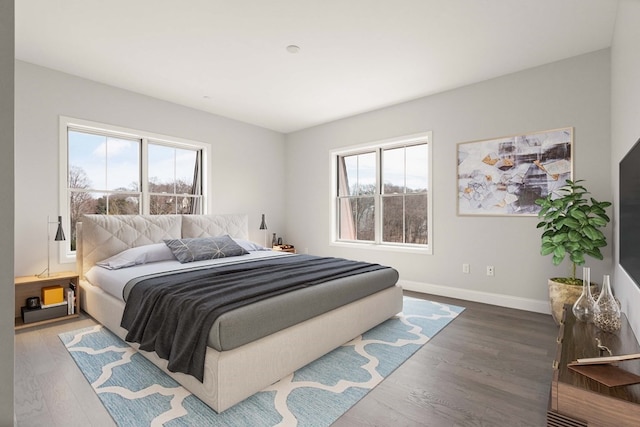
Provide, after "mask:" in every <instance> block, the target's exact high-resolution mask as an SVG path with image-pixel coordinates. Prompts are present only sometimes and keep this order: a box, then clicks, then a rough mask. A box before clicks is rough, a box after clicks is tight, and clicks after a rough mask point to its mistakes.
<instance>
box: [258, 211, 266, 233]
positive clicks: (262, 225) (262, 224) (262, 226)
mask: <svg viewBox="0 0 640 427" xmlns="http://www.w3.org/2000/svg"><path fill="white" fill-rule="evenodd" d="M266 229H267V223H266V222H265V220H264V214H262V222H261V223H260V230H266Z"/></svg>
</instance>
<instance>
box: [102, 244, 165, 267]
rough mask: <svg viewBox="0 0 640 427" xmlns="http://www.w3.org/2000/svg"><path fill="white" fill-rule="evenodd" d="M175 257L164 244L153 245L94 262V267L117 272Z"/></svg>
mask: <svg viewBox="0 0 640 427" xmlns="http://www.w3.org/2000/svg"><path fill="white" fill-rule="evenodd" d="M174 259H176V257H175V256H174V255H173V252H171V249H169V248H168V247H167V245H165V244H164V243H156V244H153V245H144V246H137V247H135V248H131V249H127V250H124V251H122V252H120V253H119V254H117V255H114V256H112V257H110V258H107V259H105V260H102V261H99V262H96V265H98V266H100V267H103V268H106V269H107V270H118V269H120V268H126V267H132V266H134V265H139V264H146V263H149V262H157V261H169V260H174Z"/></svg>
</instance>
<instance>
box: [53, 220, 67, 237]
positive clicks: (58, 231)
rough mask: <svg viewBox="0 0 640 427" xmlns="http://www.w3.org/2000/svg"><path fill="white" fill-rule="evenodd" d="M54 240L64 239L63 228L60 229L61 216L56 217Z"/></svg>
mask: <svg viewBox="0 0 640 427" xmlns="http://www.w3.org/2000/svg"><path fill="white" fill-rule="evenodd" d="M54 240H55V241H56V242H61V241H63V240H66V239H65V237H64V230H63V229H62V217H61V216H59V217H58V230H57V231H56V237H55V239H54Z"/></svg>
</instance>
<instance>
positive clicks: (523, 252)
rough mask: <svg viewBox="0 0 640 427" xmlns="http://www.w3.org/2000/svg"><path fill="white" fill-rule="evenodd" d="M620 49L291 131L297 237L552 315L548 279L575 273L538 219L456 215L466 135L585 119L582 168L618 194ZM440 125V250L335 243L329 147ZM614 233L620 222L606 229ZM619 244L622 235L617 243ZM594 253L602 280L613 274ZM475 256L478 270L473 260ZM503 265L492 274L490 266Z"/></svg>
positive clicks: (432, 287)
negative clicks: (613, 80)
mask: <svg viewBox="0 0 640 427" xmlns="http://www.w3.org/2000/svg"><path fill="white" fill-rule="evenodd" d="M609 120H610V54H609V50H602V51H598V52H594V53H590V54H587V55H582V56H578V57H575V58H571V59H568V60H564V61H560V62H557V63H553V64H549V65H545V66H542V67H538V68H534V69H530V70H526V71H523V72H519V73H516V74H511V75H507V76H503V77H500V78H497V79H493V80H489V81H485V82H482V83H479V84H474V85H471V86H466V87H462V88H459V89H455V90H452V91H449V92H445V93H441V94H438V95H434V96H429V97H425V98H421V99H418V100H415V101H412V102H407V103H404V104H400V105H396V106H392V107H389V108H385V109H381V110H377V111H373V112H370V113H367V114H362V115H359V116H355V117H350V118H347V119H344V120H340V121H336V122H332V123H328V124H325V125H321V126H317V127H314V128H311V129H306V130H303V131H300V132H297V133H293V134H290V135H288V136H287V150H286V153H287V172H288V174H289V176H290V178H291V179H289V180H288V181H287V194H288V198H287V210H286V212H287V235H288V236H291V239H290V241H291V243H292V244H294V245H296V246H297V247H298V248H308V249H309V252H310V253H314V254H321V255H329V254H331V255H337V256H344V257H349V258H355V259H363V260H368V261H373V262H380V263H384V264H387V265H391V266H393V267H396V268H397V269H398V270H399V272H400V278H401V281H403V283H404V284H405V285H408V286H410V287H411V288H413V289H421V290H424V291H430V292H434V293H440V294H444V295H450V296H457V297H462V298H466V299H473V300H478V301H484V302H491V303H494V304H499V305H507V306H512V307H520V308H525V309H530V310H535V311H543V312H546V311H547V310H548V303H547V278H549V277H557V276H566V275H567V272H568V266H566V265H563V266H560V267H557V268H556V267H553V265H552V263H551V258H550V257H542V256H541V255H540V254H539V244H540V237H539V236H540V233H539V231H538V230H537V229H536V228H535V226H536V224H537V222H538V221H537V218H535V217H458V216H456V197H457V192H456V144H457V143H459V142H466V141H473V140H479V139H486V138H492V137H500V136H505V135H512V134H518V133H524V132H531V131H541V130H546V129H555V128H560V127H567V126H573V127H574V146H575V168H574V173H575V175H574V177H576V178H580V179H586V180H587V182H586V184H587V185H588V187H589V189H590V191H591V192H592V194H593V196H594V197H596V198H597V199H601V200H611V198H612V193H611V175H610V161H609V159H610V152H609V151H610V144H609V140H610V123H609ZM428 130H431V131H433V141H434V142H433V156H434V162H433V178H434V183H433V189H432V191H433V203H434V214H433V215H434V234H433V236H434V237H433V245H434V246H433V247H434V253H433V255H431V256H429V255H418V254H410V253H398V252H388V251H367V250H363V249H351V248H342V247H335V246H330V245H329V236H330V230H329V227H330V221H329V217H330V214H331V209H330V202H331V200H330V194H331V193H330V186H331V177H330V173H329V171H330V163H329V151H330V150H331V149H334V148H338V147H345V146H350V145H354V144H360V143H365V142H371V141H376V140H381V139H385V138H391V137H395V136H400V135H409V134H413V133H418V132H422V131H428ZM607 232H608V234H609V235H611V230H607ZM610 241H611V240H610ZM604 254H605V260H604V261H596V260H590V261H588V266H590V267H592V273H591V274H592V276H591V277H592V279H597V278H600V280H601V278H602V275H603V274H604V273H607V274H610V273H611V269H612V260H611V245H610V246H609V247H608V248H606V250H605V251H604ZM463 263H469V264H471V274H463V273H462V264H463ZM487 265H493V266H495V276H494V277H487V276H486V271H485V267H486V266H487Z"/></svg>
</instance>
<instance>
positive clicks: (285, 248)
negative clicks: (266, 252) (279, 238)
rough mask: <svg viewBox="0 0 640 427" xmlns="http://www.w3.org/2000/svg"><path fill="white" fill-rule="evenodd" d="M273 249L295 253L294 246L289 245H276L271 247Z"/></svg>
mask: <svg viewBox="0 0 640 427" xmlns="http://www.w3.org/2000/svg"><path fill="white" fill-rule="evenodd" d="M271 249H272V250H274V251H278V252H289V253H292V254H295V253H296V248H294V247H293V246H291V245H276V246H274V247H273V248H271Z"/></svg>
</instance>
